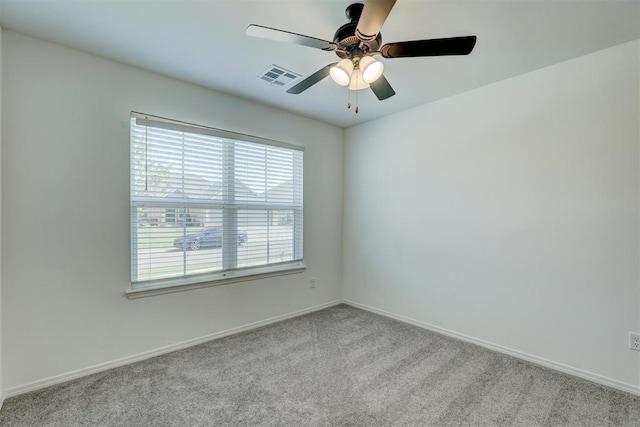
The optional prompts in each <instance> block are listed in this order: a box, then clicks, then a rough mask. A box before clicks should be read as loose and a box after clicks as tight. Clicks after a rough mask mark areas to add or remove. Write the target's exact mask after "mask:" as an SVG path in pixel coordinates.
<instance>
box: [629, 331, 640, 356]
mask: <svg viewBox="0 0 640 427" xmlns="http://www.w3.org/2000/svg"><path fill="white" fill-rule="evenodd" d="M629 350H635V351H640V334H639V333H637V332H629Z"/></svg>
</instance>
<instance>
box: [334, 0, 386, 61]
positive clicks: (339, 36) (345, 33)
mask: <svg viewBox="0 0 640 427" xmlns="http://www.w3.org/2000/svg"><path fill="white" fill-rule="evenodd" d="M363 8H364V4H362V3H353V4H351V5H349V6H348V7H347V9H346V10H345V15H346V16H347V19H348V20H349V23H347V24H344V25H343V26H342V27H340V28H338V31H336V33H335V35H334V36H333V42H334V43H336V44H337V45H338V50H337V51H336V55H338V56H339V57H340V58H343V59H344V58H354V57H356V58H358V57H362V56H363V55H366V54H367V52H371V51H377V50H378V49H379V48H380V46H381V44H382V35H381V34H380V33H378V35H377V36H376V38H375V39H373V40H369V41H366V42H361V41H360V39H358V38H357V37H356V27H357V26H358V20H359V19H360V15H361V14H362V9H363Z"/></svg>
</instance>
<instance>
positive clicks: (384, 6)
mask: <svg viewBox="0 0 640 427" xmlns="http://www.w3.org/2000/svg"><path fill="white" fill-rule="evenodd" d="M395 3H396V0H367V1H366V2H365V4H364V9H362V14H361V15H360V19H359V20H358V27H357V28H356V37H358V39H359V40H360V41H370V40H374V39H375V38H376V37H377V36H378V33H379V32H380V29H381V28H382V24H384V21H385V20H386V19H387V16H389V13H390V12H391V8H393V5H394V4H395Z"/></svg>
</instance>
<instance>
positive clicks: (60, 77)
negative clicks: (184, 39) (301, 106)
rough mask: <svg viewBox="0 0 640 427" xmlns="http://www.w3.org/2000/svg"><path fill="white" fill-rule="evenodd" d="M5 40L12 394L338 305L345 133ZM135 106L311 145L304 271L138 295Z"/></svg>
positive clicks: (6, 281)
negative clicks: (133, 221)
mask: <svg viewBox="0 0 640 427" xmlns="http://www.w3.org/2000/svg"><path fill="white" fill-rule="evenodd" d="M3 37H4V39H3V42H4V51H3V55H4V70H3V71H4V72H3V75H2V81H3V85H4V94H3V95H4V98H3V104H4V110H3V112H4V119H5V120H4V128H3V135H4V147H3V157H2V173H3V184H4V185H3V194H2V198H3V215H2V229H3V230H4V234H3V236H2V237H3V241H2V244H3V253H2V256H3V266H4V269H3V271H2V274H3V285H4V303H3V304H4V305H3V316H4V359H3V363H4V368H5V369H4V390H5V392H7V393H13V392H16V391H17V390H22V389H24V388H23V386H25V385H27V384H29V383H31V382H37V381H41V380H44V379H46V378H49V377H52V376H56V375H63V374H66V373H69V372H72V371H76V370H79V369H83V368H87V367H91V366H93V365H96V364H101V363H106V362H110V361H113V360H116V359H119V358H123V357H128V356H132V355H136V354H139V353H142V352H145V351H149V350H154V349H157V348H160V347H163V346H167V345H171V344H175V343H178V342H181V341H184V340H188V339H191V338H196V337H201V336H204V335H207V334H212V333H216V332H219V331H224V330H227V329H229V328H233V327H237V326H240V325H245V324H248V323H251V322H255V321H260V320H264V319H268V318H270V317H274V316H278V315H282V314H285V313H290V312H294V311H297V310H301V309H304V308H308V307H312V306H315V305H319V304H322V303H327V302H330V301H334V300H336V299H338V298H340V295H341V289H340V286H341V279H342V276H341V275H342V273H341V263H342V246H341V245H342V241H341V236H342V230H341V225H342V223H341V216H342V130H341V129H339V128H337V127H333V126H330V125H327V124H323V123H320V122H316V121H313V120H310V119H306V118H302V117H299V116H296V115H293V114H290V113H286V112H283V111H279V110H275V109H273V108H270V107H265V106H261V105H257V104H254V103H251V102H248V101H244V100H240V99H237V98H234V97H230V96H226V95H223V94H220V93H217V92H214V91H210V90H206V89H204V88H201V87H197V86H194V85H191V84H187V83H183V82H180V81H176V80H173V79H170V78H167V77H163V76H160V75H156V74H152V73H149V72H146V71H143V70H140V69H136V68H132V67H129V66H125V65H122V64H119V63H115V62H111V61H108V60H105V59H101V58H98V57H95V56H92V55H89V54H86V53H82V52H79V51H75V50H71V49H68V48H64V47H61V46H58V45H54V44H50V43H47V42H43V41H39V40H36V39H33V38H30V37H26V36H23V35H19V34H17V33H14V32H10V31H4V33H3ZM130 110H136V111H141V112H145V113H149V114H155V115H159V116H165V117H171V118H175V119H179V120H186V121H189V122H194V123H199V124H204V125H210V126H214V127H218V128H223V129H228V130H231V131H236V132H242V133H248V134H253V135H260V136H263V137H266V138H271V139H276V140H281V141H284V142H289V143H294V144H302V145H304V146H305V147H306V151H305V171H304V172H305V176H304V180H305V229H304V233H305V248H304V250H305V262H306V264H307V266H308V268H307V270H306V272H305V273H302V274H294V275H289V276H281V277H277V278H270V279H264V280H256V281H250V282H243V283H238V284H232V285H225V286H217V287H210V288H206V289H200V290H192V291H187V292H180V293H173V294H169V295H162V296H154V297H149V298H143V299H137V300H127V299H126V298H125V297H124V296H123V292H124V290H125V289H126V288H127V287H128V286H129V275H130V273H129V264H130V260H129V221H128V220H129V125H128V122H129V112H130ZM311 276H314V277H316V278H317V284H316V288H315V289H313V290H312V289H310V287H309V278H310V277H311Z"/></svg>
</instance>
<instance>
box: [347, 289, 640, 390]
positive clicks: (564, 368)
mask: <svg viewBox="0 0 640 427" xmlns="http://www.w3.org/2000/svg"><path fill="white" fill-rule="evenodd" d="M342 302H343V303H345V304H348V305H350V306H352V307H356V308H360V309H362V310H366V311H370V312H372V313H376V314H380V315H382V316H385V317H389V318H391V319H395V320H399V321H401V322H404V323H408V324H410V325H414V326H418V327H420V328H423V329H427V330H429V331H432V332H436V333H439V334H442V335H446V336H449V337H452V338H455V339H459V340H461V341H466V342H469V343H472V344H476V345H479V346H481V347H484V348H488V349H489V350H493V351H497V352H499V353H504V354H508V355H509V356H513V357H517V358H518V359H522V360H526V361H528V362H531V363H535V364H536V365H540V366H544V367H546V368H550V369H553V370H556V371H559V372H562V373H565V374H569V375H573V376H576V377H579V378H582V379H585V380H589V381H593V382H594V383H598V384H602V385H605V386H607V387H611V388H615V389H617V390H621V391H625V392H627V393H631V394H634V395H637V396H640V387H638V386H635V385H633V384H627V383H624V382H621V381H617V380H614V379H612V378H607V377H604V376H602V375H598V374H594V373H593V372H588V371H584V370H582V369H579V368H574V367H573V366H569V365H565V364H562V363H559V362H554V361H553V360H548V359H545V358H542V357H539V356H535V355H533V354H528V353H524V352H522V351H518V350H514V349H512V348H509V347H504V346H501V345H498V344H494V343H491V342H488V341H483V340H480V339H477V338H473V337H470V336H468V335H464V334H460V333H458V332H455V331H451V330H449V329H444V328H441V327H439V326H435V325H431V324H429V323H425V322H421V321H419V320H415V319H411V318H409V317H405V316H401V315H399V314H394V313H390V312H388V311H384V310H380V309H378V308H374V307H370V306H367V305H364V304H360V303H357V302H354V301H350V300H346V299H343V300H342Z"/></svg>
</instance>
